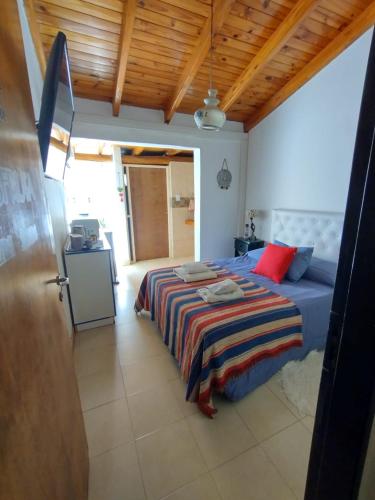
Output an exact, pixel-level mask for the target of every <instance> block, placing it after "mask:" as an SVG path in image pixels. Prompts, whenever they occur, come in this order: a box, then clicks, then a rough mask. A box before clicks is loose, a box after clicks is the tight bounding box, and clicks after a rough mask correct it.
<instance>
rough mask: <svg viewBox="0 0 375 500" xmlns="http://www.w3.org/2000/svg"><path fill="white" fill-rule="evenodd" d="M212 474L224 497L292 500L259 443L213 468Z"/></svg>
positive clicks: (287, 489)
mask: <svg viewBox="0 0 375 500" xmlns="http://www.w3.org/2000/svg"><path fill="white" fill-rule="evenodd" d="M212 475H213V477H214V479H215V482H216V484H217V486H218V490H219V493H220V494H221V496H222V497H223V499H224V500H295V497H294V495H293V493H292V491H291V490H290V489H289V488H288V486H287V484H286V483H285V481H284V480H283V479H282V477H281V476H280V474H279V472H278V471H277V470H276V468H275V467H274V465H273V464H272V463H271V462H270V461H269V460H268V458H267V456H266V454H265V453H264V451H263V450H262V449H261V448H260V447H259V446H256V447H254V448H251V449H250V450H248V451H246V452H245V453H243V454H242V455H239V456H238V457H236V458H234V459H233V460H231V461H229V462H226V463H225V464H223V465H221V466H220V467H218V468H217V469H214V471H212Z"/></svg>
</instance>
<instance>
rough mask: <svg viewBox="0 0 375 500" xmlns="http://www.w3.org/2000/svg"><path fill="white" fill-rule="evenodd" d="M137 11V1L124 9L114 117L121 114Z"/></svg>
mask: <svg viewBox="0 0 375 500" xmlns="http://www.w3.org/2000/svg"><path fill="white" fill-rule="evenodd" d="M136 9H137V2H136V0H127V4H126V7H124V11H123V14H122V28H121V44H120V51H119V56H118V68H117V76H116V84H115V92H114V95H113V106H112V107H113V114H114V116H118V114H119V112H120V106H121V100H122V93H123V91H124V82H125V77H126V67H127V64H128V57H129V51H130V43H131V41H132V33H133V26H134V20H135V13H136Z"/></svg>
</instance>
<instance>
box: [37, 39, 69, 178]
mask: <svg viewBox="0 0 375 500" xmlns="http://www.w3.org/2000/svg"><path fill="white" fill-rule="evenodd" d="M73 117H74V103H73V90H72V82H71V78H70V65H69V58H68V50H67V43H66V36H65V35H64V33H62V32H61V31H59V33H58V34H57V35H56V38H55V41H54V43H53V45H52V48H51V52H50V55H49V59H48V64H47V70H46V75H45V80H44V86H43V94H42V104H41V109H40V117H39V123H38V137H39V145H40V152H41V156H42V162H43V170H44V174H45V176H46V177H50V178H52V179H57V180H62V179H63V178H64V173H65V165H66V161H67V159H68V156H69V153H70V148H69V145H70V134H71V130H72V124H73Z"/></svg>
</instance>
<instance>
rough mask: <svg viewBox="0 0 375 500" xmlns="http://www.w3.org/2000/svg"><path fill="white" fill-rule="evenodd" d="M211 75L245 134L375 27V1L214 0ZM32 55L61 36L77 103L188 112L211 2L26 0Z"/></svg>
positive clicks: (205, 46)
mask: <svg viewBox="0 0 375 500" xmlns="http://www.w3.org/2000/svg"><path fill="white" fill-rule="evenodd" d="M213 1H214V7H213V8H214V23H213V26H214V51H213V78H214V87H216V88H217V89H218V94H219V98H220V99H221V106H222V108H223V109H224V110H225V111H226V113H227V117H228V119H230V120H235V121H240V122H243V123H244V127H245V130H249V129H250V128H252V127H253V126H254V125H256V124H257V123H258V122H259V121H260V120H262V119H263V118H264V117H265V116H267V114H269V113H270V112H271V111H272V110H273V109H275V107H277V106H278V105H279V104H280V103H282V102H283V101H284V100H285V99H287V98H288V97H289V96H290V95H291V94H292V93H293V92H295V91H296V90H297V89H298V88H300V87H301V86H302V85H303V84H304V83H305V82H306V81H308V80H309V79H310V78H311V77H312V76H314V74H316V73H317V72H318V71H319V70H320V69H321V68H323V67H324V66H325V65H326V64H328V63H329V62H330V61H331V60H332V59H333V58H334V57H336V56H337V55H338V54H339V53H341V52H342V51H343V50H344V49H345V48H346V47H347V46H348V45H350V44H351V43H352V42H353V41H354V40H355V39H356V38H358V37H359V36H360V35H361V34H362V33H364V32H365V31H366V30H367V29H368V28H370V27H371V26H372V25H373V24H374V23H375V0H213ZM25 3H26V4H27V7H28V9H27V11H28V13H29V22H30V27H31V31H32V34H33V36H34V40H35V45H36V46H37V47H39V48H40V47H43V49H44V55H43V53H42V52H43V51H41V50H38V55H39V57H40V60H41V65H42V67H43V64H44V63H43V59H44V57H46V56H48V53H49V50H50V47H51V45H52V43H53V39H54V36H55V35H56V33H57V32H58V31H59V30H60V31H63V32H64V33H65V34H66V36H67V39H68V48H69V55H70V60H71V69H72V80H73V85H74V93H75V95H76V96H79V97H86V98H89V99H98V100H103V101H109V102H112V103H113V111H114V114H115V115H118V113H119V108H120V103H123V104H130V105H134V106H142V107H146V108H152V109H160V110H164V116H165V121H166V122H167V123H168V122H169V121H170V120H171V119H172V117H173V115H174V113H175V112H176V111H178V112H182V113H189V114H193V113H194V111H195V110H196V109H197V108H199V107H201V106H202V100H203V98H204V97H206V95H207V88H208V75H209V61H210V58H209V47H210V0H124V1H122V0H64V1H63V2H62V1H61V0H25Z"/></svg>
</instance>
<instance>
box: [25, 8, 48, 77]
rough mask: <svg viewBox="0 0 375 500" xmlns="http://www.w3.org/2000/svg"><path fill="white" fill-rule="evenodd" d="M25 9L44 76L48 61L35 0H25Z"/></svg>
mask: <svg viewBox="0 0 375 500" xmlns="http://www.w3.org/2000/svg"><path fill="white" fill-rule="evenodd" d="M25 9H26V15H27V19H28V23H29V27H30V33H31V37H32V39H33V42H34V46H35V51H36V55H37V58H38V61H39V66H40V71H41V73H42V76H43V77H44V74H45V72H46V67H47V62H46V56H45V53H44V49H43V43H42V40H41V37H40V31H39V27H38V24H37V19H36V15H35V7H34V2H33V0H25Z"/></svg>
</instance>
